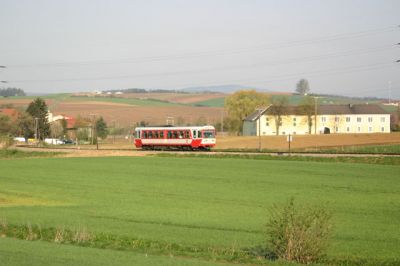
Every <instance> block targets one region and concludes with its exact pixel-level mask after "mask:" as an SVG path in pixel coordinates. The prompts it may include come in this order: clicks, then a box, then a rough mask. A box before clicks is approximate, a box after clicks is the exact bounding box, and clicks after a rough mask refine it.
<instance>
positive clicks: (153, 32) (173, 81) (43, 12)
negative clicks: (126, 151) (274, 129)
mask: <svg viewBox="0 0 400 266" xmlns="http://www.w3.org/2000/svg"><path fill="white" fill-rule="evenodd" d="M399 25H400V1H399V0H375V1H371V0H359V1H355V0H334V1H328V0H320V1H306V0H303V1H300V0H296V1H295V0H291V1H289V0H279V1H278V0H276V1H267V0H198V1H192V0H180V1H178V0H168V1H167V0H163V1H162V0H158V1H157V0H143V1H135V0H129V1H128V0H126V1H122V0H112V1H100V0H96V1H94V0H93V1H89V0H68V1H66V0H65V1H57V0H25V1H22V0H0V36H1V37H0V66H6V68H0V80H1V81H7V82H8V83H7V84H0V87H1V86H2V87H18V88H22V89H24V90H25V91H27V92H34V93H58V92H73V91H92V90H104V89H124V88H148V89H151V88H162V89H180V88H184V87H191V86H212V85H226V84H239V85H246V86H249V87H257V88H263V89H268V90H271V91H282V92H291V91H294V88H295V84H296V83H297V81H298V80H299V79H301V78H306V79H308V80H309V82H310V86H311V91H312V92H315V93H326V94H341V95H348V96H378V97H385V98H387V97H389V95H390V96H391V97H392V98H398V99H399V98H400V62H399V63H396V61H397V60H400V45H396V44H397V43H400V27H399Z"/></svg>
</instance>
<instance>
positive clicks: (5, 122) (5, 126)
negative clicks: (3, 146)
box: [0, 114, 11, 135]
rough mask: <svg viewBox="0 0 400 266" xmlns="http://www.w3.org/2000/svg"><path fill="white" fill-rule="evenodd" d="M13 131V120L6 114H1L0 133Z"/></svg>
mask: <svg viewBox="0 0 400 266" xmlns="http://www.w3.org/2000/svg"><path fill="white" fill-rule="evenodd" d="M10 131H11V121H10V118H9V117H8V116H6V115H2V114H0V135H9V134H10Z"/></svg>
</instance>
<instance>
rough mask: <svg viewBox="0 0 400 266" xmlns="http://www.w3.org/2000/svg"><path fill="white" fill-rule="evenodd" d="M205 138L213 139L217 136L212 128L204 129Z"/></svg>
mask: <svg viewBox="0 0 400 266" xmlns="http://www.w3.org/2000/svg"><path fill="white" fill-rule="evenodd" d="M203 138H205V139H212V138H215V133H214V131H211V130H206V131H203Z"/></svg>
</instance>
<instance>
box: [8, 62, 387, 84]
mask: <svg viewBox="0 0 400 266" xmlns="http://www.w3.org/2000/svg"><path fill="white" fill-rule="evenodd" d="M387 67H393V63H387V62H384V63H376V64H372V65H369V66H365V65H359V66H350V67H341V68H333V69H327V70H317V71H311V72H310V71H308V72H302V73H293V74H285V75H279V76H274V77H271V78H269V79H268V80H264V81H266V82H271V81H282V80H287V79H292V78H289V77H298V76H305V75H307V76H310V75H314V76H315V75H318V74H319V75H321V74H322V75H327V74H328V75H329V74H340V73H343V72H344V73H350V72H359V71H366V70H375V69H381V68H387ZM207 71H210V70H207ZM188 73H193V72H191V71H177V72H163V73H158V74H140V75H124V76H109V77H89V78H68V79H49V80H14V81H9V82H13V83H34V82H72V81H96V80H118V79H135V78H142V77H159V76H172V75H181V74H188ZM194 73H199V72H198V71H196V72H194ZM249 81H254V79H240V80H231V81H229V82H249ZM260 82H261V81H260Z"/></svg>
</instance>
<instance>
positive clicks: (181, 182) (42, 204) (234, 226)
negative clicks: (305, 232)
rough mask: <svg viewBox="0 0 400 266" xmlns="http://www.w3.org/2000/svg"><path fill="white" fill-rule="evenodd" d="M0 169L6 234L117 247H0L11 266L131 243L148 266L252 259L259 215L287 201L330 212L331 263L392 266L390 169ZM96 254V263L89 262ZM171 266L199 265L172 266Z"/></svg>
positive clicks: (71, 165)
mask: <svg viewBox="0 0 400 266" xmlns="http://www.w3.org/2000/svg"><path fill="white" fill-rule="evenodd" d="M0 169H1V171H0V219H3V220H6V221H7V223H9V224H10V225H15V226H19V225H26V224H28V223H29V224H35V225H39V226H40V228H42V229H43V230H44V231H45V230H46V228H47V229H48V228H57V227H58V228H60V227H62V228H71V229H73V228H77V227H85V228H87V230H89V231H90V232H92V233H93V234H94V235H97V236H98V237H97V238H96V239H97V240H98V241H105V242H107V241H109V240H107V239H123V241H122V240H121V241H119V242H118V243H122V244H115V245H114V246H113V245H110V244H104V245H102V244H96V243H93V244H91V245H92V246H93V247H97V248H102V249H94V251H93V250H92V249H90V248H84V247H72V246H67V245H59V244H51V243H48V242H44V241H35V242H29V243H26V241H20V240H18V241H17V240H11V239H10V238H5V239H1V238H0V246H1V249H0V254H3V255H0V256H5V258H6V260H5V261H7V259H8V261H10V264H11V265H12V264H21V263H22V262H23V260H24V258H26V261H29V260H30V256H39V257H41V259H43V264H47V262H49V264H51V262H52V260H51V259H50V258H51V255H47V254H50V253H51V251H48V252H47V251H43V252H44V253H40V252H39V251H37V250H42V247H43V249H44V250H47V249H48V250H51V249H57V250H58V251H57V252H59V253H60V254H67V255H63V257H62V258H64V259H65V260H68V258H69V257H70V256H71V258H72V255H68V254H72V253H73V252H78V253H81V254H87V255H82V258H81V259H82V262H84V261H85V259H86V258H87V261H88V263H87V264H91V263H92V264H94V263H95V262H96V261H97V259H98V258H101V256H106V255H104V254H108V253H109V254H110V256H111V257H112V256H116V257H118V255H117V253H118V252H117V251H115V249H122V250H124V244H123V243H130V242H134V241H138V239H139V240H142V241H143V243H147V244H146V245H147V246H148V249H149V252H150V253H152V254H153V255H154V256H155V257H154V262H151V261H150V260H149V263H148V264H149V265H151V264H157V263H158V264H163V265H164V262H163V260H168V259H170V258H169V257H168V253H172V254H174V255H182V256H184V257H188V258H191V257H195V258H199V259H204V261H205V262H207V263H210V264H211V262H212V261H213V259H215V258H214V257H213V256H214V251H215V250H216V252H215V253H218V252H219V251H218V250H255V249H256V247H260V246H263V245H265V241H264V239H265V236H264V226H265V223H266V219H267V216H268V211H267V209H268V208H269V207H270V206H271V205H272V204H274V203H282V202H285V201H287V200H288V199H289V198H290V197H294V198H295V199H296V201H299V202H303V203H310V204H318V205H320V204H322V205H323V206H325V207H326V208H328V209H329V210H331V211H332V212H333V217H334V233H333V235H332V239H331V243H332V244H331V246H330V248H329V250H328V260H329V261H334V262H340V261H345V263H347V262H349V261H350V262H354V263H355V264H357V263H358V265H362V264H363V262H365V261H372V262H373V264H382V263H388V265H390V264H393V265H394V264H396V263H400V261H399V260H400V252H399V247H400V230H399V228H400V212H399V210H400V171H399V170H400V167H399V166H398V165H378V164H360V163H336V162H330V163H326V162H307V161H278V160H251V159H234V158H219V159H213V158H173V157H171V158H168V157H166V158H163V157H129V158H128V157H122V158H121V157H112V158H111V157H110V158H21V159H14V160H10V159H7V160H0ZM124 241H125V242H124ZM2 244H4V245H2ZM25 246H27V248H26V249H27V250H26V249H25V248H24V247H25ZM28 246H29V247H28ZM55 246H56V247H55ZM143 246H145V245H143ZM147 246H146V247H147ZM157 246H171V250H170V251H162V250H157ZM64 249H65V251H63V250H64ZM18 250H26V251H24V252H25V253H24V254H25V255H21V256H22V259H21V260H22V262H21V261H17V262H13V261H12V258H11V257H12V254H14V253H15V252H17V251H18ZM29 250H32V252H31V253H29ZM194 250H198V254H197V253H196V252H195V251H194ZM139 251H140V252H139V253H135V252H132V251H119V252H121V254H123V255H121V257H123V259H128V258H130V257H132V259H133V260H134V259H135V258H136V259H137V260H139V262H138V264H142V263H143V264H145V262H144V261H143V260H144V258H143V257H142V253H143V252H147V251H146V249H143V248H142V249H140V250H139ZM189 251H190V252H189ZM21 252H22V251H21ZM46 252H47V253H46ZM64 252H66V253H64ZM103 252H104V253H103ZM96 253H99V254H100V253H101V255H99V257H98V258H97V257H96V255H94V254H96ZM128 253H129V254H128ZM220 253H221V252H220ZM32 254H33V255H32ZM113 254H115V255H113ZM159 255H165V256H159ZM47 256H50V257H49V259H48V260H47ZM111 257H110V258H111ZM215 257H218V256H217V255H215ZM39 259H40V258H39ZM157 260H160V261H159V262H157ZM142 261H143V262H142ZM236 262H238V261H236ZM248 262H251V263H254V261H252V260H249V261H248ZM179 263H183V264H185V263H187V265H197V264H196V263H198V264H200V263H201V261H200V262H199V261H197V260H194V261H192V260H184V261H177V262H176V263H175V261H174V262H173V263H172V264H171V265H180V264H179ZM265 263H267V262H265ZM22 264H24V263H22ZM38 264H39V263H38ZM71 264H74V263H73V262H71ZM121 264H123V261H122V260H121ZM146 264H147V263H146ZM165 265H168V264H167V262H166V261H165ZM200 265H201V264H200ZM371 265H372V264H371Z"/></svg>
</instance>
